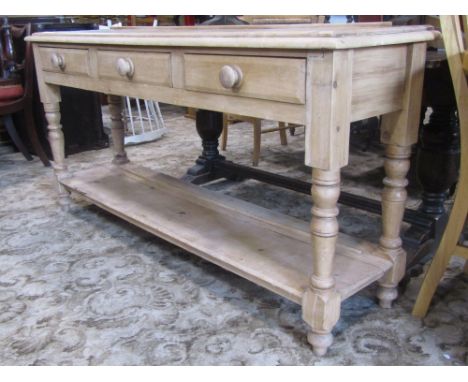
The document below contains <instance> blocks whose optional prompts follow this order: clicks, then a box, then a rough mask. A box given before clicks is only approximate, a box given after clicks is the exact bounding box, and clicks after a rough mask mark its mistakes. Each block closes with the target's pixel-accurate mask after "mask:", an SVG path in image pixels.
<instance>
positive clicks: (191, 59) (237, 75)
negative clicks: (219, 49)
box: [184, 54, 306, 104]
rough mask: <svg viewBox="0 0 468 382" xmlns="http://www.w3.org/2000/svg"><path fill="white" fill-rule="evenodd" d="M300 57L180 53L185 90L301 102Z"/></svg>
mask: <svg viewBox="0 0 468 382" xmlns="http://www.w3.org/2000/svg"><path fill="white" fill-rule="evenodd" d="M305 68H306V62H305V59H302V58H280V57H249V56H222V55H205V54H185V55H184V74H185V75H184V81H185V88H186V89H188V90H195V91H202V92H210V93H218V94H232V95H236V96H241V97H250V98H260V99H266V100H273V101H281V102H290V103H297V104H304V102H305V77H306V76H305Z"/></svg>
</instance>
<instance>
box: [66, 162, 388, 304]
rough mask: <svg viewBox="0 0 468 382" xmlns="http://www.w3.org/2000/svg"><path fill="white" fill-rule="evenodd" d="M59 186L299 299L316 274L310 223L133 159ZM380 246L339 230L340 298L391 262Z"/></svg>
mask: <svg viewBox="0 0 468 382" xmlns="http://www.w3.org/2000/svg"><path fill="white" fill-rule="evenodd" d="M61 183H62V184H63V185H64V186H65V187H66V188H68V189H69V190H70V191H73V192H75V193H78V194H81V195H82V196H84V197H85V198H86V199H87V200H89V201H90V202H91V203H93V204H96V205H98V206H99V207H101V208H103V209H105V210H107V211H109V212H111V213H113V214H114V215H117V216H119V217H121V218H122V219H125V220H127V221H129V222H130V223H133V224H135V225H137V226H139V227H141V228H143V229H145V230H147V231H149V232H151V233H153V234H155V235H157V236H159V237H161V238H163V239H165V240H167V241H169V242H171V243H173V244H175V245H177V246H179V247H181V248H184V249H186V250H187V251H189V252H192V253H194V254H196V255H198V256H200V257H202V258H204V259H206V260H208V261H210V262H213V263H215V264H217V265H219V266H221V267H222V268H225V269H227V270H229V271H231V272H233V273H236V274H238V275H240V276H242V277H244V278H246V279H248V280H250V281H252V282H254V283H256V284H258V285H261V286H263V287H265V288H267V289H269V290H271V291H273V292H275V293H277V294H279V295H281V296H284V297H286V298H288V299H290V300H292V301H295V302H297V303H299V304H300V303H301V299H302V295H303V292H304V290H305V287H306V286H307V284H308V278H309V276H310V275H311V273H312V255H311V245H310V232H309V224H308V223H307V222H303V221H301V220H298V219H295V218H292V217H289V216H286V215H283V214H280V213H277V212H275V211H271V210H268V209H265V208H262V207H259V206H256V205H254V204H251V203H247V202H244V201H241V200H238V199H235V198H232V197H229V196H226V195H222V194H220V193H216V192H213V191H210V190H207V189H204V188H201V187H198V186H195V185H192V184H188V183H185V182H183V181H181V180H178V179H175V178H172V177H170V176H167V175H164V174H160V173H154V172H153V171H150V170H148V169H145V168H143V167H138V166H134V165H132V164H126V165H123V166H114V165H108V166H104V167H99V168H95V169H92V170H86V171H81V172H78V173H76V174H74V175H73V176H72V177H70V178H67V179H63V180H62V181H61ZM376 251H377V247H376V246H375V245H373V244H370V243H368V242H365V241H362V240H358V239H355V238H353V237H351V236H348V235H344V234H340V235H339V237H338V243H337V249H336V256H335V262H334V277H335V280H336V290H337V291H338V292H339V293H340V295H341V297H342V299H345V298H347V297H349V296H351V295H353V294H354V293H356V292H358V291H359V290H361V289H362V288H364V287H366V286H368V285H369V284H371V283H372V282H374V281H376V280H378V279H379V278H381V277H382V276H383V274H384V273H385V271H387V270H388V269H389V268H390V267H391V265H392V264H391V262H390V261H388V260H385V259H383V258H380V257H378V256H377V255H376V254H375V252H376Z"/></svg>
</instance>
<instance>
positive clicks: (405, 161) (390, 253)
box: [377, 144, 411, 308]
mask: <svg viewBox="0 0 468 382" xmlns="http://www.w3.org/2000/svg"><path fill="white" fill-rule="evenodd" d="M410 155H411V147H408V146H397V145H393V144H388V145H386V150H385V161H384V168H385V174H386V177H385V179H384V181H383V183H384V186H385V187H384V191H383V194H382V236H381V237H380V249H381V251H382V252H383V254H384V255H385V256H386V257H387V258H389V259H390V260H392V262H393V267H392V268H391V269H390V270H389V271H387V273H386V274H385V276H384V277H383V278H382V279H381V280H380V281H379V290H378V292H377V297H378V298H379V302H380V306H381V307H382V308H391V306H392V301H393V300H395V299H396V298H397V296H398V291H397V286H398V283H399V282H400V280H401V279H402V278H403V276H404V274H405V268H406V252H405V250H404V249H403V248H402V240H401V238H400V229H401V224H402V222H403V214H404V212H405V202H406V196H407V193H406V186H407V184H408V181H407V179H406V174H407V173H408V170H409V166H410V161H409V157H410Z"/></svg>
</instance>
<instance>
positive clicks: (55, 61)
mask: <svg viewBox="0 0 468 382" xmlns="http://www.w3.org/2000/svg"><path fill="white" fill-rule="evenodd" d="M50 61H51V62H52V65H53V66H55V67H56V68H59V69H60V70H64V69H65V59H64V58H63V56H62V55H61V54H58V53H54V54H52V57H51V58H50Z"/></svg>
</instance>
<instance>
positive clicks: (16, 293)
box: [0, 107, 468, 365]
mask: <svg viewBox="0 0 468 382" xmlns="http://www.w3.org/2000/svg"><path fill="white" fill-rule="evenodd" d="M163 112H164V117H165V122H166V125H167V127H168V132H167V133H166V134H165V135H164V136H163V137H162V138H161V139H160V140H158V141H155V142H151V143H146V144H141V145H137V146H130V147H128V149H127V152H128V155H129V158H130V159H131V160H132V161H133V162H135V163H138V164H141V165H144V166H147V167H150V168H152V169H155V170H160V171H163V172H165V173H168V174H171V175H173V176H178V177H180V176H182V175H183V174H184V172H185V170H186V169H187V168H188V167H190V166H191V165H192V164H193V161H194V159H195V158H196V157H197V156H198V155H199V152H200V140H199V138H198V136H197V134H196V132H195V126H194V121H193V120H191V119H188V118H185V117H184V114H183V110H182V109H179V108H174V107H166V108H164V110H163ZM265 123H266V124H267V122H265ZM303 138H304V136H303V134H302V133H301V128H298V129H297V134H296V135H295V136H288V140H289V144H288V145H287V146H281V145H280V144H279V136H278V135H277V133H269V134H264V135H263V136H262V139H263V142H262V153H261V160H260V168H262V169H266V170H269V171H274V172H277V173H280V174H284V175H288V176H293V177H297V178H301V179H305V180H310V169H308V168H307V167H305V166H304V165H303V160H302V158H303V154H304V148H303ZM174 153H177V155H174ZM381 153H382V148H381V147H380V146H379V145H378V144H372V145H371V146H370V148H369V149H368V150H366V151H364V150H362V148H361V147H360V146H359V144H356V145H353V146H352V152H351V161H350V165H349V166H348V167H347V168H346V169H344V171H343V177H342V178H343V190H346V191H350V192H355V193H357V192H359V193H360V194H362V193H363V191H362V188H363V187H365V194H366V195H367V196H369V197H372V198H376V199H378V198H379V195H380V189H381V187H380V184H381V179H382V167H381V166H382V161H381ZM251 154H252V128H251V127H250V126H249V125H248V124H247V123H240V124H236V125H234V126H233V127H232V128H231V129H230V133H229V142H228V149H227V151H226V153H225V155H226V156H227V158H228V159H231V160H234V161H236V162H239V163H244V164H249V163H250V160H251ZM110 159H111V151H110V149H104V150H100V151H90V152H85V153H80V154H77V155H73V156H71V157H69V158H68V164H69V168H70V170H72V171H74V170H77V169H81V168H83V169H84V168H90V167H92V166H96V165H99V164H102V163H106V162H108V161H109V160H110ZM209 187H210V188H212V189H215V190H217V192H222V193H226V194H230V195H232V196H235V197H238V198H241V199H244V200H246V201H250V202H252V203H256V204H259V205H262V206H264V207H266V208H271V209H274V210H277V211H280V212H282V213H285V214H289V215H291V216H294V217H296V218H299V219H304V220H308V219H309V217H310V215H309V214H310V200H309V197H308V196H306V195H300V194H296V193H294V192H291V191H287V190H283V189H279V188H276V187H273V186H269V185H266V184H261V183H259V182H256V181H253V180H249V181H244V182H240V183H234V182H228V181H224V182H218V183H214V184H212V185H210V186H209ZM0 192H1V194H0V195H1V203H0V364H1V365H466V364H468V350H467V348H468V346H467V345H468V278H467V276H466V275H464V274H463V273H462V272H461V271H462V262H461V261H459V260H457V259H454V260H453V261H452V263H451V266H450V268H449V270H448V271H447V273H446V277H445V279H444V281H443V283H442V284H441V286H440V287H439V289H438V291H437V294H436V296H435V297H434V299H433V305H432V307H431V309H430V311H429V314H428V315H427V317H426V318H425V319H423V320H420V319H416V318H414V317H412V316H411V309H412V306H413V304H414V300H415V298H416V295H417V292H418V290H419V286H420V284H421V280H422V276H418V277H415V278H413V279H411V281H410V282H409V284H408V285H407V286H406V289H405V290H404V291H403V294H402V295H401V296H400V297H399V298H398V300H397V301H396V303H395V306H394V308H393V309H390V310H383V309H380V308H379V306H378V304H377V302H376V299H375V297H374V295H375V286H370V287H368V288H366V289H365V290H363V291H361V292H360V293H358V294H356V295H355V296H353V297H351V298H349V299H348V300H346V301H345V302H344V303H343V305H342V309H341V318H340V321H339V322H338V324H337V326H336V327H335V329H334V335H335V339H334V343H333V345H332V346H331V347H330V349H329V352H328V353H327V355H325V356H324V357H321V358H320V357H316V356H315V355H314V354H313V353H312V351H311V348H310V346H309V345H308V343H307V340H306V333H307V326H306V325H305V324H304V323H303V321H302V319H301V310H300V307H299V306H298V305H296V304H294V303H292V302H290V301H288V300H286V299H284V298H282V297H279V296H277V295H275V294H274V293H272V292H269V291H267V290H265V289H263V288H261V287H258V286H256V285H255V284H253V283H250V282H248V281H246V280H244V279H242V278H240V277H238V276H236V275H233V274H231V273H229V272H227V271H225V270H223V269H221V268H219V267H217V266H215V265H212V264H210V263H208V262H206V261H204V260H201V259H200V258H197V257H196V256H195V255H192V254H190V253H187V252H185V251H184V250H182V249H179V248H177V247H175V246H173V245H171V244H169V243H167V242H165V241H163V240H161V239H159V238H157V237H154V236H152V235H150V234H149V233H146V232H145V231H142V230H140V229H138V228H136V227H134V226H132V225H131V224H129V223H126V222H125V221H122V220H120V219H118V218H116V217H114V216H112V215H110V214H108V213H106V212H104V211H102V210H100V209H98V208H97V207H94V206H90V205H88V204H87V203H85V202H83V201H80V200H78V199H76V200H75V201H74V202H73V204H72V206H71V207H70V209H69V210H67V211H65V210H62V209H61V208H60V207H59V206H58V204H57V195H56V190H55V184H54V177H53V173H52V170H51V169H50V168H45V167H43V166H42V164H41V163H40V161H39V160H38V159H35V160H34V161H33V162H27V161H25V160H24V158H23V157H22V156H21V155H20V154H19V153H8V152H7V153H3V154H2V155H0ZM418 203H419V199H418V190H417V187H415V188H414V189H411V188H410V198H409V200H408V206H409V207H416V206H417V204H418ZM339 221H340V229H341V230H342V231H343V232H346V233H351V234H353V235H357V236H359V237H363V238H366V239H369V240H374V241H375V240H376V239H377V238H378V236H379V233H380V227H379V217H378V216H374V215H370V214H367V213H365V212H363V211H359V210H356V209H353V208H350V207H345V206H341V207H340V217H339Z"/></svg>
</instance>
